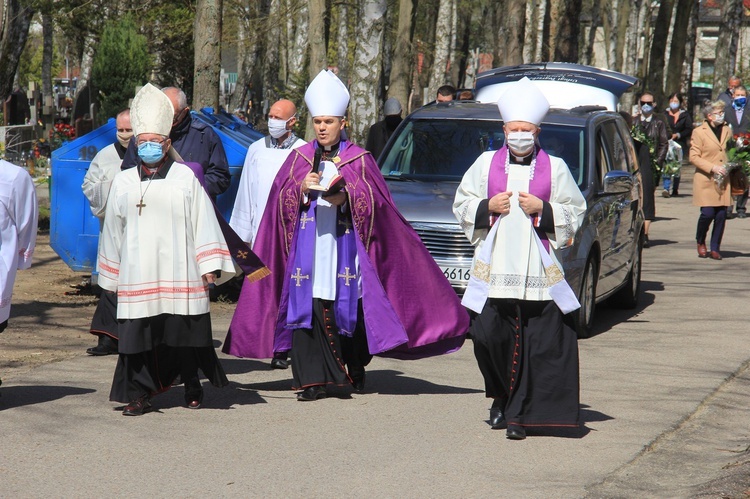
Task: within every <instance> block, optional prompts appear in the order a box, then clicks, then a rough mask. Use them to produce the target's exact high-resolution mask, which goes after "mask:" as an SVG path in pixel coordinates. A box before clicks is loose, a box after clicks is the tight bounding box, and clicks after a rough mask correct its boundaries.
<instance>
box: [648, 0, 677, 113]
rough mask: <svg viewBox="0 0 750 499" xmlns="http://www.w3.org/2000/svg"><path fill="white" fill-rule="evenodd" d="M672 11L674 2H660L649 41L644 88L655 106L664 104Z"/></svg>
mask: <svg viewBox="0 0 750 499" xmlns="http://www.w3.org/2000/svg"><path fill="white" fill-rule="evenodd" d="M672 10H674V0H662V1H661V3H660V4H659V13H658V14H657V15H656V25H655V26H654V37H653V40H652V41H651V54H650V56H649V62H648V76H647V77H646V88H647V89H648V90H649V91H650V92H652V93H653V94H654V101H655V102H656V105H657V106H662V105H663V104H664V62H665V61H664V57H665V53H666V49H667V37H668V36H669V25H670V24H671V19H672Z"/></svg>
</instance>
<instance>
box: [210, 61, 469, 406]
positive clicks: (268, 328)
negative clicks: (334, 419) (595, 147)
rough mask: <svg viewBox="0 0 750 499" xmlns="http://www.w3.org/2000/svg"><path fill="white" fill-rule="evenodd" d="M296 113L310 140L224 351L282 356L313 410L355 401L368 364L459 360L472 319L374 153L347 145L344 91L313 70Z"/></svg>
mask: <svg viewBox="0 0 750 499" xmlns="http://www.w3.org/2000/svg"><path fill="white" fill-rule="evenodd" d="M305 103H306V104H307V107H308V109H309V111H310V115H311V116H312V117H313V126H314V129H315V137H316V140H314V141H312V142H310V143H308V144H305V145H304V146H301V147H299V148H297V149H295V150H294V152H292V154H291V155H290V156H289V158H288V159H287V161H286V162H285V163H284V165H283V166H282V167H281V170H280V171H279V174H278V175H277V177H276V180H275V181H274V185H273V187H272V188H271V192H270V194H269V197H268V206H267V209H266V211H265V213H264V215H263V219H262V220H261V223H260V227H259V230H258V235H257V238H256V241H255V244H254V246H253V251H255V252H256V253H257V254H258V256H259V257H260V258H261V259H263V261H264V262H265V263H266V265H268V267H269V269H270V270H271V272H272V275H271V277H270V278H268V279H264V280H262V281H258V282H254V283H250V282H246V283H244V286H243V289H242V293H241V295H240V300H239V302H238V304H237V309H236V311H235V315H234V317H233V318H232V323H231V325H230V330H229V334H228V335H227V339H226V342H225V345H224V351H225V352H226V353H229V354H232V355H235V356H238V357H250V358H268V357H271V355H272V354H273V352H274V351H284V350H289V349H290V348H291V365H292V375H293V378H294V380H293V383H294V384H293V388H294V389H296V390H299V393H298V394H297V399H298V400H300V401H313V400H317V399H320V398H324V397H326V396H327V394H328V392H327V389H328V387H331V386H336V385H338V386H345V385H351V386H352V387H353V388H354V390H355V391H357V392H361V391H363V390H364V387H365V367H366V366H367V364H368V363H369V362H370V360H371V358H372V355H383V356H390V357H397V358H420V357H426V356H430V355H437V354H441V353H448V352H452V351H455V350H457V349H458V348H460V346H461V345H462V343H463V340H464V336H465V333H466V331H467V330H468V323H469V318H468V314H467V312H466V311H465V310H464V309H462V307H461V305H460V302H459V300H458V297H457V296H456V294H455V292H454V291H453V289H452V288H451V287H450V284H449V283H448V281H447V280H446V279H445V277H444V276H443V274H442V272H441V271H440V269H439V268H438V266H437V265H436V264H435V262H434V260H433V259H432V257H431V256H430V254H429V253H428V252H427V250H426V249H425V247H424V245H423V244H422V242H421V241H420V239H419V237H418V236H417V234H416V233H415V232H414V230H413V229H412V228H411V226H410V225H409V224H408V222H406V220H404V218H403V217H402V216H401V215H400V214H399V212H398V210H397V209H396V207H395V205H394V204H393V201H392V199H391V196H390V194H389V192H388V188H387V186H386V184H385V181H384V179H383V177H382V175H381V173H380V170H379V168H378V166H377V164H376V163H375V160H374V159H373V157H372V155H371V154H370V153H369V152H367V151H366V150H364V149H362V148H361V147H359V146H357V145H355V144H352V143H351V142H349V141H348V140H346V139H345V136H344V134H343V133H342V132H343V131H344V127H345V125H346V120H345V118H344V116H345V114H346V108H347V106H348V104H349V92H348V91H347V89H346V87H345V86H344V84H343V83H342V82H341V81H340V80H339V79H338V78H337V77H336V75H334V74H333V73H332V72H331V71H322V72H321V73H320V74H318V76H317V77H316V78H315V79H314V80H313V81H312V83H311V84H310V86H309V87H308V89H307V92H306V93H305ZM260 304H263V305H262V306H263V309H262V310H260V309H259V307H260V306H261V305H260ZM267 309H271V312H270V313H268V312H266V310H267ZM258 312H261V313H258Z"/></svg>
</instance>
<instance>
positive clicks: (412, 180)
mask: <svg viewBox="0 0 750 499" xmlns="http://www.w3.org/2000/svg"><path fill="white" fill-rule="evenodd" d="M524 76H527V77H529V78H530V79H532V80H536V81H537V83H538V84H539V86H540V88H541V89H542V91H543V92H544V93H545V95H546V96H547V98H548V100H549V101H550V104H551V109H550V112H549V113H548V114H547V116H546V118H545V120H544V122H543V123H542V125H541V128H542V130H541V134H540V136H539V140H540V142H541V146H542V147H543V148H544V149H545V150H546V151H547V152H548V153H549V154H551V155H554V156H559V157H561V158H563V159H564V160H565V162H566V163H567V165H568V167H569V168H570V171H571V173H572V174H573V178H574V179H575V180H576V182H577V183H578V187H579V188H580V189H581V192H582V193H583V195H584V196H585V198H586V201H587V203H588V208H587V211H586V215H585V218H584V222H583V224H582V226H581V227H580V229H579V230H578V232H577V233H576V236H575V240H574V243H573V245H572V246H570V247H568V248H565V249H563V250H562V251H561V253H560V256H561V262H562V265H563V267H564V270H565V276H566V279H567V280H568V282H569V283H570V285H571V287H572V288H573V289H574V290H576V291H577V293H578V297H579V301H580V302H581V308H580V310H578V311H576V312H573V313H574V314H575V315H574V318H575V322H576V328H577V330H578V333H579V336H581V337H585V336H588V335H590V333H591V329H592V324H593V320H594V311H595V306H596V303H599V302H601V301H602V300H605V299H611V301H612V303H613V304H615V305H618V306H622V307H635V306H636V305H637V302H638V296H639V294H640V282H641V250H642V247H643V212H642V209H641V203H640V199H641V196H640V189H641V187H640V180H639V174H638V163H637V158H636V155H635V150H634V147H633V142H632V139H631V137H630V131H629V129H628V126H627V125H626V123H625V120H624V119H623V118H622V116H620V115H619V114H618V113H617V112H616V111H615V109H616V107H615V106H616V104H617V100H618V98H619V96H620V95H621V94H622V93H623V92H624V91H625V90H626V89H627V88H629V87H630V86H632V85H633V84H634V83H635V82H636V81H637V80H636V79H635V78H632V77H628V76H626V75H622V74H620V73H614V72H611V71H606V70H599V69H596V68H590V67H587V66H580V65H575V64H565V63H547V64H533V65H524V66H516V67H510V68H500V69H496V70H492V71H489V72H487V73H483V74H480V75H479V76H478V78H477V86H476V99H477V100H476V101H468V102H467V101H463V102H462V101H453V102H447V103H437V104H429V105H427V106H425V107H423V108H420V109H418V110H417V111H415V112H413V113H412V114H410V115H409V116H407V117H406V119H404V121H403V122H402V123H401V125H400V126H399V128H398V129H397V130H396V132H395V133H394V134H393V136H392V137H391V139H390V141H389V142H388V144H387V145H386V148H385V150H384V151H383V153H382V154H381V156H380V158H379V164H380V165H381V172H382V173H383V175H384V176H385V178H386V181H387V182H388V185H389V188H390V190H391V193H392V195H393V199H394V201H395V203H396V205H397V206H398V208H399V210H400V211H401V213H402V214H403V215H404V217H405V218H406V219H407V220H408V221H409V222H410V223H411V225H412V226H413V227H414V229H415V230H416V232H417V233H418V234H419V236H420V237H421V238H422V241H423V242H424V244H425V246H426V247H427V249H428V250H429V251H430V253H431V254H432V256H433V257H434V258H435V261H436V262H437V264H438V265H439V266H440V268H441V269H442V270H443V273H444V274H445V276H446V278H448V280H449V281H450V282H451V284H452V285H453V287H454V288H455V289H456V291H457V292H458V293H462V292H463V290H464V289H465V287H466V284H467V282H468V279H469V275H470V272H471V264H472V259H473V255H474V248H473V246H472V245H471V244H470V243H469V241H468V240H467V239H466V237H465V235H464V233H463V231H462V230H461V228H460V226H459V225H458V222H457V221H456V219H455V217H454V215H453V212H452V204H453V199H454V196H455V193H456V188H457V187H458V184H459V182H460V181H461V179H462V177H463V175H464V173H465V172H466V170H467V169H468V168H469V166H471V165H472V164H473V163H474V161H475V160H476V159H477V157H478V156H479V155H480V154H482V153H483V152H485V151H491V150H497V149H499V148H500V147H502V145H503V144H504V141H505V136H504V133H503V122H502V120H501V118H500V113H499V111H498V109H497V106H496V104H495V103H496V102H497V100H498V98H499V97H500V96H501V95H502V92H503V91H504V89H503V85H504V84H506V83H509V82H512V81H516V80H519V79H521V78H522V77H524Z"/></svg>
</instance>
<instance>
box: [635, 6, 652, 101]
mask: <svg viewBox="0 0 750 499" xmlns="http://www.w3.org/2000/svg"><path fill="white" fill-rule="evenodd" d="M651 17H652V16H651V2H650V1H649V0H644V1H643V2H642V3H641V11H640V12H639V13H638V21H637V22H638V24H636V26H643V32H642V34H640V36H639V37H638V48H637V52H636V65H635V68H636V71H637V73H638V77H639V78H640V79H641V90H643V86H644V85H645V82H646V80H645V77H646V75H647V74H648V63H649V59H648V53H649V51H650V50H651ZM641 39H643V44H642V45H641ZM639 55H640V56H641V61H642V63H641V64H639V63H638V56H639Z"/></svg>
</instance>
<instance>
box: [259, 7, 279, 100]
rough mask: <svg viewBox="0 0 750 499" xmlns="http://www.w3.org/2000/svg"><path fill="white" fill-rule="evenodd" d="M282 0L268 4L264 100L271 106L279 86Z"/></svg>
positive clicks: (264, 61)
mask: <svg viewBox="0 0 750 499" xmlns="http://www.w3.org/2000/svg"><path fill="white" fill-rule="evenodd" d="M281 19H282V17H281V0H271V2H270V4H269V6H268V23H267V24H266V26H267V30H268V31H267V36H266V40H265V46H266V47H267V50H266V51H265V58H264V60H263V97H262V100H263V101H264V102H265V103H266V104H267V105H268V106H270V102H271V101H275V100H276V95H277V94H276V92H277V89H278V88H279V78H280V76H281V75H280V63H279V53H280V52H281V50H282V45H281Z"/></svg>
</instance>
